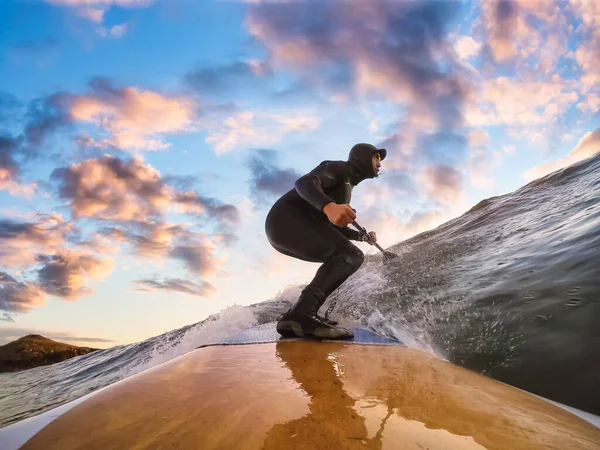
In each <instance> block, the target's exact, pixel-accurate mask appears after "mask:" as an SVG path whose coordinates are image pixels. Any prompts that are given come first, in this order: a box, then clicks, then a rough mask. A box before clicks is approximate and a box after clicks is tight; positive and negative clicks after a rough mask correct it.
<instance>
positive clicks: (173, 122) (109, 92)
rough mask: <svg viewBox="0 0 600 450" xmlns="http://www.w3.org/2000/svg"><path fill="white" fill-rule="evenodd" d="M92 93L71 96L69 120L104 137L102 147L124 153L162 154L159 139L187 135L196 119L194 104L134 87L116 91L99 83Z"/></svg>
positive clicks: (161, 145)
mask: <svg viewBox="0 0 600 450" xmlns="http://www.w3.org/2000/svg"><path fill="white" fill-rule="evenodd" d="M93 87H94V92H92V93H89V94H85V95H79V96H78V95H75V96H72V101H71V107H70V114H71V117H72V119H74V120H77V121H81V122H89V123H92V124H94V125H96V126H97V127H98V128H100V129H102V130H104V131H105V132H107V133H108V138H106V139H104V140H103V142H104V143H105V145H110V146H115V147H118V148H121V149H124V150H164V149H166V148H169V147H170V144H167V143H165V142H163V141H162V140H160V135H162V134H169V133H180V132H185V131H188V130H189V129H190V128H191V127H192V124H193V121H194V120H195V116H196V103H195V101H193V100H191V99H188V98H185V97H167V96H163V95H161V94H158V93H156V92H152V91H141V90H139V89H137V88H134V87H128V88H122V89H116V88H113V87H112V86H110V85H108V84H106V82H104V81H103V80H96V81H94V82H93Z"/></svg>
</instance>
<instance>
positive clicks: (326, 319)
mask: <svg viewBox="0 0 600 450" xmlns="http://www.w3.org/2000/svg"><path fill="white" fill-rule="evenodd" d="M290 311H291V309H288V310H287V312H286V313H285V314H287V313H289V312H290ZM285 314H281V315H280V316H279V317H278V318H277V321H280V320H281V319H283V316H285ZM317 318H318V319H319V320H321V321H323V322H325V323H328V324H329V325H333V326H336V325H337V324H338V323H339V322H338V321H337V320H333V319H329V318H327V317H325V316H321V315H320V314H317Z"/></svg>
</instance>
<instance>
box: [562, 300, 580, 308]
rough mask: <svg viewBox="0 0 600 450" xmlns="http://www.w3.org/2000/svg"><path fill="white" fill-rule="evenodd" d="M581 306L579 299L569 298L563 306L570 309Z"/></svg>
mask: <svg viewBox="0 0 600 450" xmlns="http://www.w3.org/2000/svg"><path fill="white" fill-rule="evenodd" d="M579 305H581V299H579V298H570V299H569V300H568V301H567V303H565V306H570V307H572V308H574V307H576V306H579Z"/></svg>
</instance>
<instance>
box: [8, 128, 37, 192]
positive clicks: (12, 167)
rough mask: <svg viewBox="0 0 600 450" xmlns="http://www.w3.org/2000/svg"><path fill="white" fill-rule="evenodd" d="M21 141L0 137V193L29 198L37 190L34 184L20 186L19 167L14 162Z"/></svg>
mask: <svg viewBox="0 0 600 450" xmlns="http://www.w3.org/2000/svg"><path fill="white" fill-rule="evenodd" d="M20 144H21V140H19V139H14V138H12V137H10V136H3V135H0V191H3V190H5V191H8V192H9V193H10V194H11V195H20V196H23V197H27V198H30V197H31V196H33V194H34V193H35V190H36V188H37V184H36V183H30V184H20V182H19V174H20V167H19V165H18V163H17V161H16V160H15V156H16V154H17V152H18V150H19V147H20Z"/></svg>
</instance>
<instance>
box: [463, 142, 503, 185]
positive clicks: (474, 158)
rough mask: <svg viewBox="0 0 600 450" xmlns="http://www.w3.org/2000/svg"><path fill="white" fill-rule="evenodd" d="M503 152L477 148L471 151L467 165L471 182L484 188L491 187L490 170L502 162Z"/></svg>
mask: <svg viewBox="0 0 600 450" xmlns="http://www.w3.org/2000/svg"><path fill="white" fill-rule="evenodd" d="M501 155H502V154H501V153H498V152H493V151H490V150H488V149H481V148H477V149H475V150H473V151H472V152H471V154H470V155H469V159H468V161H467V167H468V172H469V177H470V179H471V183H472V184H473V185H474V186H476V187H478V188H482V189H486V188H491V187H493V186H494V183H493V182H492V181H491V176H490V173H489V172H490V170H491V169H492V167H494V166H495V165H496V164H498V163H499V162H500V159H501Z"/></svg>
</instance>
